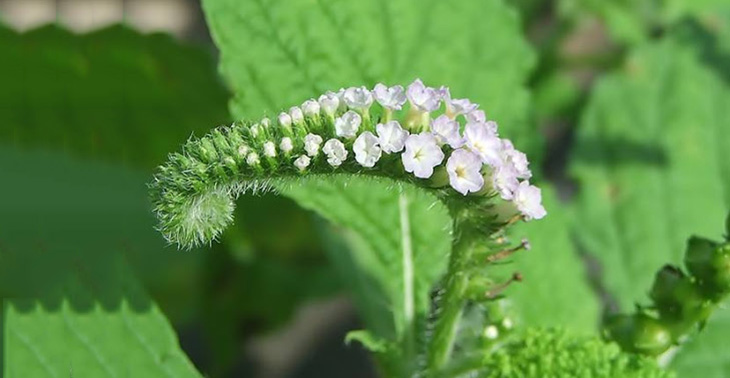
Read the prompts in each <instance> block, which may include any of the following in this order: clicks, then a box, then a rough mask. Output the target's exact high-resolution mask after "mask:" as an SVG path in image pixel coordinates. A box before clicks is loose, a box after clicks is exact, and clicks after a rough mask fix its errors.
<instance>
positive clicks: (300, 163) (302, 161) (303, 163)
mask: <svg viewBox="0 0 730 378" xmlns="http://www.w3.org/2000/svg"><path fill="white" fill-rule="evenodd" d="M311 162H312V159H310V158H309V156H307V155H300V156H299V157H298V158H297V160H294V166H295V167H297V168H299V170H300V171H304V170H305V169H307V167H309V163H311Z"/></svg>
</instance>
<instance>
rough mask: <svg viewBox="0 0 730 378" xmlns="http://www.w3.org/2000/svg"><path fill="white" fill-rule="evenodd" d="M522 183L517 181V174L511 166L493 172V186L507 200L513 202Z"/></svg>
mask: <svg viewBox="0 0 730 378" xmlns="http://www.w3.org/2000/svg"><path fill="white" fill-rule="evenodd" d="M519 185H520V182H519V181H517V174H516V173H515V171H514V169H512V167H510V166H502V167H499V168H495V169H494V170H493V171H492V186H494V190H496V191H497V193H499V196H500V197H502V199H505V200H511V199H512V198H513V197H514V192H515V190H517V187H518V186H519Z"/></svg>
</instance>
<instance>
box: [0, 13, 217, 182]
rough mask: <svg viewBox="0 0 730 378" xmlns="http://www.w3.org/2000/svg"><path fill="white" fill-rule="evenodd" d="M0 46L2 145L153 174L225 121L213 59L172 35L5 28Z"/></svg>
mask: <svg viewBox="0 0 730 378" xmlns="http://www.w3.org/2000/svg"><path fill="white" fill-rule="evenodd" d="M0 28H3V27H1V26H0ZM0 42H1V43H2V45H3V51H4V54H3V59H2V62H0V75H2V82H3V86H4V89H3V91H2V93H0V104H2V105H1V106H0V121H2V123H3V127H2V128H0V139H2V140H3V143H8V144H13V145H16V146H23V147H33V148H35V147H43V148H51V149H54V150H61V151H65V152H67V153H69V154H72V155H76V156H83V157H101V158H104V159H106V160H107V161H116V162H125V163H128V164H132V165H135V166H138V167H143V168H146V169H150V168H152V167H154V166H156V165H157V164H159V162H161V161H163V160H164V158H165V157H166V156H167V154H168V153H169V151H173V150H174V149H175V148H176V147H177V146H178V145H180V143H181V142H183V141H184V140H185V139H186V138H187V137H189V136H190V135H191V134H193V133H196V132H197V133H202V132H204V131H207V130H209V129H210V128H211V127H212V126H215V125H218V124H221V123H226V122H227V121H228V119H229V116H228V114H227V112H226V108H225V102H226V99H227V96H228V93H227V91H226V90H225V88H224V87H223V86H222V84H221V83H220V82H219V79H218V78H217V77H216V75H215V68H214V63H213V59H211V57H210V55H209V54H208V53H206V52H205V51H204V50H201V49H198V48H194V47H190V46H186V45H183V44H180V43H179V42H176V41H175V40H173V39H172V37H170V36H167V35H164V34H151V35H142V34H140V33H138V32H136V31H133V30H131V29H128V28H127V27H124V26H111V27H108V28H105V29H101V30H98V31H95V32H92V33H89V34H83V35H76V34H72V33H70V32H69V31H67V30H65V29H63V28H60V27H58V26H53V25H48V26H44V27H41V28H39V29H35V30H31V31H29V32H27V33H24V34H16V33H15V32H12V31H9V30H7V29H0Z"/></svg>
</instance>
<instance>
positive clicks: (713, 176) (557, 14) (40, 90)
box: [0, 0, 730, 377]
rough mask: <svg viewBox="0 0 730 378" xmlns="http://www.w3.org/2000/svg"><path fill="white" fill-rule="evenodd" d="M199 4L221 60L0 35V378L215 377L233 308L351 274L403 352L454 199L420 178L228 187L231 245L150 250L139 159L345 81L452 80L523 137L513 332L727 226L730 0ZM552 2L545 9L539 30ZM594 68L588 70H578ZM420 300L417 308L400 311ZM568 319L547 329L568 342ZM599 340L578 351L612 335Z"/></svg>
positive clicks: (706, 350)
mask: <svg viewBox="0 0 730 378" xmlns="http://www.w3.org/2000/svg"><path fill="white" fill-rule="evenodd" d="M202 6H203V9H204V12H205V17H206V20H207V22H208V25H209V28H210V30H211V34H212V37H213V40H214V42H215V44H216V47H217V48H218V50H219V53H220V55H219V62H218V63H219V66H218V67H219V70H218V71H219V73H220V76H219V75H218V73H217V72H216V69H215V64H214V59H213V57H212V56H211V54H209V53H208V52H206V51H204V50H201V49H198V48H194V47H190V46H185V45H183V44H181V43H178V42H175V41H173V40H172V39H170V38H169V37H167V36H164V35H141V34H139V33H137V32H134V31H132V30H130V29H128V28H126V27H122V26H117V27H111V28H107V29H104V30H100V31H97V32H93V33H90V34H85V35H75V34H72V33H69V32H68V31H66V30H64V29H62V28H59V27H54V26H47V27H42V28H40V29H37V30H33V31H30V32H27V33H24V34H18V33H16V32H13V31H11V30H9V29H5V28H3V29H0V48H1V49H2V51H3V59H0V72H1V74H0V75H2V80H0V83H2V89H1V90H0V141H1V142H0V172H2V175H3V176H2V177H3V178H2V180H1V181H0V183H2V185H0V213H1V214H2V216H1V217H0V298H2V299H3V328H2V336H3V343H2V352H3V353H2V354H3V359H2V362H1V363H2V370H3V376H7V377H47V376H65V375H68V372H69V371H73V374H74V375H79V376H135V377H146V376H150V377H153V376H154V377H157V376H174V377H186V376H202V375H203V374H205V375H210V376H214V377H217V376H225V375H226V374H227V372H228V371H229V369H230V367H231V365H232V364H233V363H234V362H235V359H236V358H237V354H236V349H237V348H238V344H239V343H240V342H241V340H240V339H241V337H240V335H239V334H237V332H236V330H238V329H239V327H240V326H241V324H244V325H249V324H252V325H256V326H255V327H254V328H252V330H251V331H250V334H253V333H254V332H262V331H265V330H270V329H275V328H277V327H279V326H281V325H282V324H283V323H285V322H286V321H287V320H288V319H289V317H290V315H291V313H292V311H294V310H295V309H296V307H297V306H298V305H299V304H300V303H302V302H304V301H306V300H308V299H311V298H318V297H326V296H330V295H332V294H334V293H338V292H340V291H343V290H346V291H347V292H348V293H350V294H351V295H352V297H353V298H354V302H355V304H356V307H357V308H358V311H359V314H360V316H361V317H362V320H363V323H364V325H365V326H366V327H367V328H368V329H369V331H370V332H371V333H369V334H366V335H365V336H363V334H361V333H358V334H355V338H359V339H360V340H365V341H364V342H367V340H371V341H373V342H374V343H376V344H378V343H379V342H381V341H383V340H385V341H387V342H388V343H395V344H396V345H399V346H400V347H402V348H404V350H409V349H412V348H415V347H416V346H417V344H418V340H414V339H413V338H412V337H410V336H409V335H411V336H412V335H414V334H419V333H421V332H422V331H423V330H424V327H425V324H426V323H425V318H426V316H427V314H428V309H429V306H430V302H429V295H430V290H431V289H432V287H433V285H434V283H435V282H437V281H438V279H439V277H440V276H441V274H443V271H444V267H445V262H446V259H447V256H448V249H449V245H450V237H451V236H450V234H449V232H450V228H449V227H450V219H449V217H448V215H447V213H446V212H445V209H443V208H441V207H439V206H433V204H434V202H435V199H434V198H431V197H429V195H428V194H426V193H423V192H421V191H419V190H416V189H414V188H410V187H400V186H396V185H394V184H393V183H390V182H376V181H364V180H347V181H332V182H321V181H315V180H311V181H305V182H301V183H297V184H295V185H292V184H286V185H282V186H280V187H279V190H280V192H281V194H283V195H284V196H286V197H287V198H288V199H284V198H281V197H275V196H271V195H268V196H265V197H263V198H243V199H241V200H239V203H238V210H237V218H236V220H237V225H236V227H234V228H232V229H231V230H229V231H228V232H227V233H226V234H225V235H224V237H223V238H222V243H221V244H220V245H217V246H214V247H213V248H211V249H208V250H205V251H192V252H185V253H177V252H175V251H174V249H173V248H170V247H166V246H165V245H164V243H163V241H162V240H161V238H160V237H159V236H158V235H157V234H156V233H155V231H154V229H153V228H154V221H153V219H151V214H150V213H149V211H148V204H147V203H146V189H145V183H146V182H148V181H149V178H150V174H151V169H152V168H153V167H154V166H156V165H157V164H159V163H161V162H162V161H163V160H164V158H165V156H166V154H167V153H168V152H170V151H174V150H176V149H177V146H178V145H179V144H180V143H181V142H183V141H184V140H185V138H187V137H188V136H189V135H191V134H197V135H199V134H201V133H203V132H205V131H207V130H208V129H210V128H211V127H213V126H215V125H218V124H222V123H227V122H229V121H230V120H232V119H240V118H258V117H261V116H264V115H269V116H271V115H275V114H276V113H277V112H278V111H280V110H281V109H284V108H288V107H290V106H292V105H296V104H299V103H301V102H302V101H303V100H305V99H307V98H310V97H313V96H316V95H317V94H319V93H321V92H323V91H325V90H336V89H339V88H340V87H343V86H352V85H368V86H372V85H373V84H374V83H376V82H379V81H382V82H386V83H401V84H405V83H407V82H408V81H410V80H412V79H414V78H416V77H420V78H422V79H424V81H426V82H427V83H428V84H431V85H441V84H445V85H449V86H450V87H451V89H452V94H454V95H455V96H457V97H469V98H471V99H473V100H474V101H476V102H478V103H480V104H482V107H483V108H484V109H485V111H486V112H487V115H488V116H489V117H490V118H492V119H495V120H497V121H498V122H499V123H500V130H502V134H503V135H505V136H507V137H508V138H510V139H512V140H514V141H515V144H516V145H517V147H518V148H520V149H522V150H525V151H526V152H527V153H528V155H529V156H530V159H531V161H532V162H533V163H532V164H533V170H534V171H536V176H537V178H538V180H539V181H540V185H541V186H542V187H544V188H546V189H545V190H544V195H545V202H546V207H547V209H548V212H549V217H547V218H546V219H545V220H543V221H540V222H533V223H529V224H524V225H520V226H519V227H517V228H515V229H514V230H513V231H512V235H511V237H512V238H513V239H515V240H519V238H521V237H528V238H529V239H530V241H531V243H532V245H533V247H534V248H533V250H532V251H529V252H526V253H524V254H520V255H518V256H517V257H516V258H515V259H514V261H513V263H512V264H510V265H507V266H504V267H501V268H500V269H497V270H495V271H494V272H493V273H494V277H495V279H497V280H499V279H500V278H505V277H508V276H509V274H511V272H512V271H514V270H519V271H521V272H522V273H523V274H524V275H525V277H526V279H525V282H523V283H521V284H519V285H515V286H512V287H510V288H509V290H508V291H507V292H506V295H507V297H508V301H509V304H510V305H509V308H510V310H509V311H510V313H511V314H512V316H514V317H515V319H516V323H517V326H519V327H527V326H539V327H553V326H561V327H563V328H565V329H566V331H565V332H567V333H568V334H569V335H586V334H592V335H595V334H596V332H597V330H598V327H599V324H600V321H601V316H600V314H601V311H602V308H601V307H603V309H604V310H605V309H606V308H609V307H614V308H620V309H623V310H628V309H630V308H631V306H632V304H633V303H634V302H637V301H638V302H644V301H645V293H646V291H647V290H648V287H649V285H650V283H651V280H652V277H653V273H654V272H655V271H656V270H657V269H658V268H659V267H660V266H661V265H663V264H665V263H668V262H671V263H678V262H679V259H680V257H681V255H682V252H683V247H684V243H685V240H686V239H687V237H689V236H690V235H692V234H699V235H702V236H707V237H712V238H717V237H719V236H720V235H721V234H722V233H723V228H722V220H723V219H724V216H725V214H727V211H728V210H729V209H730V159H727V158H726V151H728V150H730V121H729V118H728V117H727V109H728V108H729V107H728V105H730V7H729V6H728V4H726V2H723V1H712V0H708V1H700V2H697V1H689V0H685V1H682V0H673V1H660V2H657V1H636V2H631V1H619V0H617V1H590V0H560V1H557V2H555V3H554V4H553V3H551V2H548V1H543V0H522V1H517V0H515V1H502V0H488V1H477V0H467V1H458V2H446V1H426V2H423V1H416V0H391V1H360V2H355V1H344V0H340V1H324V0H306V1H305V0H286V1H283V0H279V1H270V0H269V1H267V0H252V1H246V2H241V1H234V0H204V1H203V3H202ZM546 15H547V16H546ZM548 16H549V17H550V19H551V20H553V22H554V23H555V24H556V26H554V27H552V28H548V29H546V30H545V29H538V30H539V31H538V32H535V30H534V28H535V27H536V26H535V25H539V24H540V21H541V20H542V18H545V17H548ZM591 23H597V24H598V25H602V28H603V30H604V31H605V35H606V37H605V38H607V39H608V41H609V42H608V43H607V44H605V45H603V46H602V48H599V49H597V50H596V51H593V52H590V51H589V52H588V53H586V54H585V55H583V56H579V57H577V58H576V57H575V56H566V53H565V47H564V46H565V44H566V43H567V42H565V41H569V40H570V39H571V38H572V37H573V35H574V33H576V31H580V30H581V28H583V27H584V25H586V24H591ZM536 33H537V34H539V36H538V37H535V34H536ZM589 50H590V49H589ZM591 54H594V55H591ZM585 70H589V71H590V72H591V73H592V75H593V80H591V81H590V82H588V83H586V82H584V81H581V80H579V79H576V77H581V76H580V75H576V74H575V73H576V72H583V71H585ZM226 104H227V105H228V107H226ZM554 123H558V124H567V125H568V126H566V127H565V129H563V130H562V132H564V133H565V134H566V135H569V136H572V146H573V147H572V149H571V151H570V153H569V154H568V156H567V157H565V159H566V160H567V162H562V163H560V164H558V165H559V166H560V165H561V164H562V166H565V167H567V169H566V170H563V169H562V168H560V167H559V168H558V169H555V168H554V167H555V164H556V163H555V159H557V158H556V157H555V155H556V153H555V149H556V148H558V149H559V148H560V146H558V147H553V146H552V145H553V144H555V143H556V142H555V136H554V135H551V132H552V131H551V130H552V129H551V128H550V125H552V124H554ZM568 139H570V138H568ZM546 146H547V147H546ZM558 155H559V154H558ZM558 160H559V159H558ZM543 167H546V168H547V169H545V170H542V168H543ZM556 172H557V173H556ZM548 178H549V179H550V180H547V179H548ZM568 179H570V180H573V181H574V182H575V183H576V184H577V185H576V186H577V190H576V194H575V195H574V196H572V197H571V198H569V199H568V200H559V199H558V192H559V191H560V192H565V190H558V189H556V188H555V187H553V183H557V184H558V185H559V188H562V187H563V184H564V182H565V181H566V180H568ZM549 181H552V182H553V183H551V182H549ZM403 199H405V201H406V202H407V204H408V206H407V208H406V210H405V211H404V210H403V209H402V208H400V207H399V204H400V201H402V200H403ZM292 200H293V201H292ZM303 209H306V210H303ZM272 210H273V211H275V216H273V217H272V216H271V215H270V214H271V213H272ZM310 210H311V211H310ZM315 213H316V214H318V215H314V214H315ZM69 214H73V216H72V217H69ZM404 216H405V217H407V218H408V219H409V220H410V224H411V226H412V227H411V229H410V230H409V231H408V232H410V237H411V238H412V239H413V240H414V251H413V256H414V267H415V274H416V275H415V281H414V287H415V289H416V290H415V296H414V297H413V298H407V297H405V296H404V284H405V283H404V281H403V280H404V276H403V255H402V247H403V246H402V238H403V232H404V231H403V230H402V229H401V227H400V225H401V218H402V217H404ZM272 230H273V231H272ZM281 230H287V235H288V237H287V238H281V237H280V232H281ZM591 261H595V262H596V264H597V265H598V266H599V267H600V271H599V272H598V273H596V272H595V271H594V270H593V268H592V265H591V264H592V263H591ZM262 289H263V290H262ZM409 300H410V301H413V303H414V304H415V309H416V319H415V321H413V322H411V321H409V320H408V319H406V318H405V316H406V315H405V314H404V311H403V309H404V307H405V306H406V304H405V301H409ZM163 312H164V315H163ZM168 319H169V320H171V321H172V323H173V324H175V325H180V324H185V323H187V322H190V321H198V320H199V319H203V320H202V323H203V324H204V326H203V328H204V332H205V335H206V339H207V341H208V343H209V344H207V345H210V348H211V355H212V356H215V357H213V358H212V360H211V362H210V363H209V365H208V366H207V368H206V371H204V372H202V373H203V374H201V373H200V372H198V371H196V369H195V367H194V366H193V365H192V363H191V362H190V361H189V359H188V357H187V356H186V355H185V353H184V352H182V350H181V349H180V347H179V345H178V341H177V338H176V336H175V333H174V330H173V328H172V327H171V326H170V324H169V321H168ZM250 334H247V335H250ZM729 335H730V315H728V314H727V312H726V311H719V312H718V313H717V314H715V316H713V318H712V319H711V320H710V322H709V324H708V325H707V327H706V329H705V330H704V332H702V333H700V334H698V335H696V336H694V337H692V338H690V340H689V341H688V342H687V343H686V345H683V346H682V347H681V348H680V349H679V351H678V352H677V354H676V356H675V357H674V358H673V359H672V361H671V364H670V367H671V368H672V369H673V370H674V371H676V372H677V374H678V376H680V377H693V376H697V375H700V374H701V375H703V376H707V377H723V376H727V375H728V374H730V355H728V354H727V353H724V352H723V346H724V343H725V340H726V339H727V337H728V336H729ZM533 336H534V335H533ZM530 337H532V336H529V335H528V336H527V340H530ZM562 337H563V336H556V340H558V341H557V343H558V344H560V345H568V346H569V347H568V348H566V349H570V345H572V344H570V343H571V342H570V341H565V340H564V339H562ZM546 340H547V338H546ZM551 340H552V339H551ZM561 340H562V341H561ZM533 341H534V340H533ZM534 342H536V341H534ZM546 342H547V341H546ZM379 345H380V344H379ZM387 345H391V344H387ZM591 345H593V344H591ZM596 345H598V344H596ZM596 345H594V346H593V347H590V348H588V349H590V350H592V352H590V353H589V355H590V356H596V355H599V356H600V355H602V353H606V354H607V355H608V354H610V355H612V356H613V353H615V350H612V349H606V350H603V349H601V348H602V347H601V346H596ZM594 347H595V348H594ZM547 348H552V346H548V347H547ZM593 351H595V353H594V352H593ZM382 356H383V357H381V360H380V362H381V364H382V368H383V370H384V371H400V370H402V369H403V367H402V366H400V365H401V364H403V359H402V358H393V357H392V356H391V357H390V358H389V357H388V356H387V355H382ZM519 356H520V355H518V358H519ZM502 357H504V358H508V357H509V356H507V357H505V356H502ZM502 357H499V358H502ZM528 358H529V356H528ZM621 358H622V357H618V359H619V360H621ZM491 363H495V362H494V361H492V362H485V365H487V366H488V365H489V364H491ZM504 363H505V362H504V361H501V362H500V361H498V362H496V364H502V366H504ZM513 374H516V373H513Z"/></svg>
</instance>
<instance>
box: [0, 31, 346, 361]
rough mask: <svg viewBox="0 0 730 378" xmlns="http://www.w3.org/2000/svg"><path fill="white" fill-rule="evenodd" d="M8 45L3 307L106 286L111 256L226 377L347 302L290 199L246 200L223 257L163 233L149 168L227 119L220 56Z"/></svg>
mask: <svg viewBox="0 0 730 378" xmlns="http://www.w3.org/2000/svg"><path fill="white" fill-rule="evenodd" d="M0 45H1V46H3V48H2V50H3V52H4V53H3V59H2V61H0V75H2V80H1V81H2V82H3V86H4V89H3V91H0V99H1V100H0V124H2V125H3V127H0V140H2V142H0V146H1V147H0V156H2V162H1V163H0V171H2V172H3V183H4V185H3V186H2V187H0V208H2V209H3V215H4V216H3V219H2V220H0V227H1V228H2V230H0V262H1V263H0V297H6V298H19V299H23V300H25V299H29V300H30V298H40V297H42V296H48V295H49V293H55V292H54V291H53V290H54V288H55V287H58V286H59V285H60V284H61V283H62V282H64V281H65V280H67V275H68V274H70V272H75V271H77V270H78V269H80V268H81V267H83V268H84V269H85V270H88V271H91V272H96V273H94V274H97V275H98V276H99V277H104V274H105V272H107V270H110V269H114V267H115V264H114V263H113V262H112V260H110V258H111V256H110V255H113V254H114V253H124V254H125V258H126V259H127V261H128V262H129V263H130V264H131V266H132V269H133V270H134V272H135V273H136V274H138V275H139V277H140V278H141V280H142V281H143V282H144V284H145V287H146V289H147V290H149V291H150V293H151V295H152V297H154V299H155V300H156V301H158V303H159V305H160V307H161V308H162V309H163V310H164V311H165V312H166V314H167V315H168V316H170V317H171V318H172V320H173V322H174V323H175V324H177V325H185V326H186V327H197V326H202V328H203V329H204V330H205V331H206V332H207V333H206V334H205V335H203V337H204V338H205V339H206V340H205V341H207V342H209V343H210V345H211V348H210V350H211V353H210V355H209V356H205V358H206V361H207V362H208V364H209V366H208V368H209V369H211V370H216V371H217V372H219V371H224V370H226V369H228V368H230V363H231V358H229V357H230V356H231V354H233V353H235V355H234V358H235V357H236V356H237V355H238V353H240V348H239V345H238V343H240V342H241V340H242V339H244V338H246V337H248V336H251V335H254V334H256V333H257V332H262V331H265V330H268V329H271V328H273V327H275V326H278V325H281V324H282V323H284V322H285V321H286V320H287V319H288V318H289V317H290V316H291V314H292V313H293V311H294V310H295V309H296V308H297V306H298V305H299V304H300V303H302V302H303V301H306V300H308V299H311V298H314V297H321V296H326V295H330V294H332V293H334V292H336V291H337V290H338V288H339V286H340V283H339V281H338V280H337V279H336V276H335V275H334V274H333V272H332V270H331V269H330V267H329V264H327V262H326V260H325V259H324V258H323V257H324V255H323V248H322V246H321V242H320V241H319V239H318V238H317V237H316V230H314V228H313V227H314V223H313V220H312V216H311V215H310V214H309V213H308V212H305V211H304V210H302V209H301V208H299V207H298V206H297V205H296V204H295V203H293V201H291V200H288V199H285V198H276V197H273V196H266V197H264V198H252V197H244V198H241V199H240V200H239V202H240V203H242V204H244V206H242V208H247V209H249V212H248V213H247V215H248V216H249V217H248V218H247V217H240V218H238V219H237V223H238V225H240V226H239V227H233V228H231V229H230V230H229V232H228V234H227V235H226V240H225V241H224V243H223V244H224V245H223V246H222V247H220V246H219V247H218V249H217V250H216V252H215V253H210V252H208V251H194V252H191V253H177V252H176V251H175V250H174V249H173V248H168V247H166V246H165V244H164V241H163V240H162V238H161V237H160V235H159V234H158V233H157V232H156V231H155V230H154V226H155V221H154V219H153V217H152V214H151V212H150V210H149V204H148V203H147V196H148V193H147V188H146V184H147V182H148V181H149V180H150V177H151V172H152V168H153V167H154V166H156V165H157V164H159V163H160V162H162V161H163V160H164V157H165V156H166V155H167V154H168V153H169V152H170V151H172V150H174V149H175V148H176V147H177V146H178V145H179V144H180V143H181V142H183V141H184V140H185V139H186V138H187V137H188V136H189V135H191V134H192V133H195V132H203V131H207V130H209V129H210V128H211V127H213V126H215V125H217V124H218V123H219V122H225V120H227V119H228V118H229V116H228V113H227V109H226V101H227V96H228V93H227V91H226V90H225V89H224V88H223V86H222V82H220V79H219V77H218V76H217V74H216V71H215V65H214V63H213V59H212V56H211V55H210V54H208V53H206V52H205V51H203V50H201V49H198V48H195V47H190V46H186V45H183V44H180V43H179V42H176V41H174V40H173V39H172V38H170V37H169V36H166V35H161V34H153V35H143V34H140V33H138V32H136V31H132V30H130V29H128V28H126V27H123V26H113V27H109V28H106V29H103V30H99V31H96V32H93V33H90V34H84V35H76V34H71V33H69V32H68V31H66V30H65V29H62V28H60V27H57V26H45V27H42V28H40V29H37V30H32V31H29V32H27V33H23V34H18V33H15V32H13V31H10V30H8V29H5V28H0ZM6 52H7V54H5V53H6ZM10 146H12V147H10ZM49 151H54V152H49ZM71 156H73V157H75V158H76V159H72V158H70V157H71ZM94 160H96V161H98V160H104V161H107V162H114V163H117V165H113V164H101V163H98V162H96V163H93V162H91V161H94ZM122 164H124V166H126V167H127V168H122V167H121V165H122ZM131 167H135V168H134V169H137V168H141V170H140V171H136V170H134V169H132V168H131ZM5 180H9V181H7V183H6V181H5ZM254 218H255V219H254ZM273 224H276V226H277V227H279V230H278V231H277V230H275V229H274V228H272V227H270V226H272V225H273ZM281 229H286V230H287V234H288V236H289V237H287V238H281V237H280V235H281V233H280V230H281ZM99 251H104V252H99ZM221 255H225V256H224V257H222V259H223V260H225V261H226V262H228V265H227V266H226V269H225V270H223V271H221V270H220V269H218V268H219V267H220V264H218V263H216V262H218V260H220V259H221ZM251 272H256V273H257V274H250V273H251ZM313 276H314V277H313ZM304 277H306V278H307V279H304ZM292 280H298V282H297V283H296V284H293V283H292V282H291V281H292ZM104 282H105V281H104V280H103V279H102V278H99V283H98V285H104ZM216 282H217V283H218V285H216V284H215V283H216ZM310 283H311V285H310ZM261 285H265V286H266V287H267V288H268V289H269V293H270V294H271V295H270V296H268V297H267V301H265V302H263V301H261V300H259V298H258V297H257V295H256V294H257V292H256V291H255V290H252V289H253V288H255V287H259V286H261ZM222 287H223V289H221V288H222ZM292 288H295V289H296V290H291V289H292ZM215 289H221V290H220V291H218V292H216V293H215V294H216V295H214V294H212V293H211V292H212V291H213V290H215ZM55 294H57V295H56V297H54V298H56V299H55V300H56V301H57V302H60V301H61V298H62V297H63V294H62V293H55ZM282 294H286V295H282ZM201 298H204V300H201ZM97 300H99V301H103V302H105V303H106V302H109V303H108V304H109V305H110V306H111V305H115V304H116V303H117V302H118V301H119V300H121V298H118V297H108V296H107V297H102V298H97ZM201 302H204V303H205V304H206V307H205V309H201V308H199V307H198V305H199V304H200V303H201ZM224 306H227V307H226V309H227V310H228V313H229V314H231V316H230V317H227V318H225V319H223V318H216V319H210V320H209V318H210V313H209V311H208V309H218V308H221V307H224ZM117 307H118V306H117ZM234 316H235V318H233V317H234ZM201 321H202V322H203V324H202V325H198V324H197V323H196V322H201ZM191 323H192V324H191ZM220 335H224V336H223V337H222V338H221V337H219V336H220ZM226 364H228V365H226Z"/></svg>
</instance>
